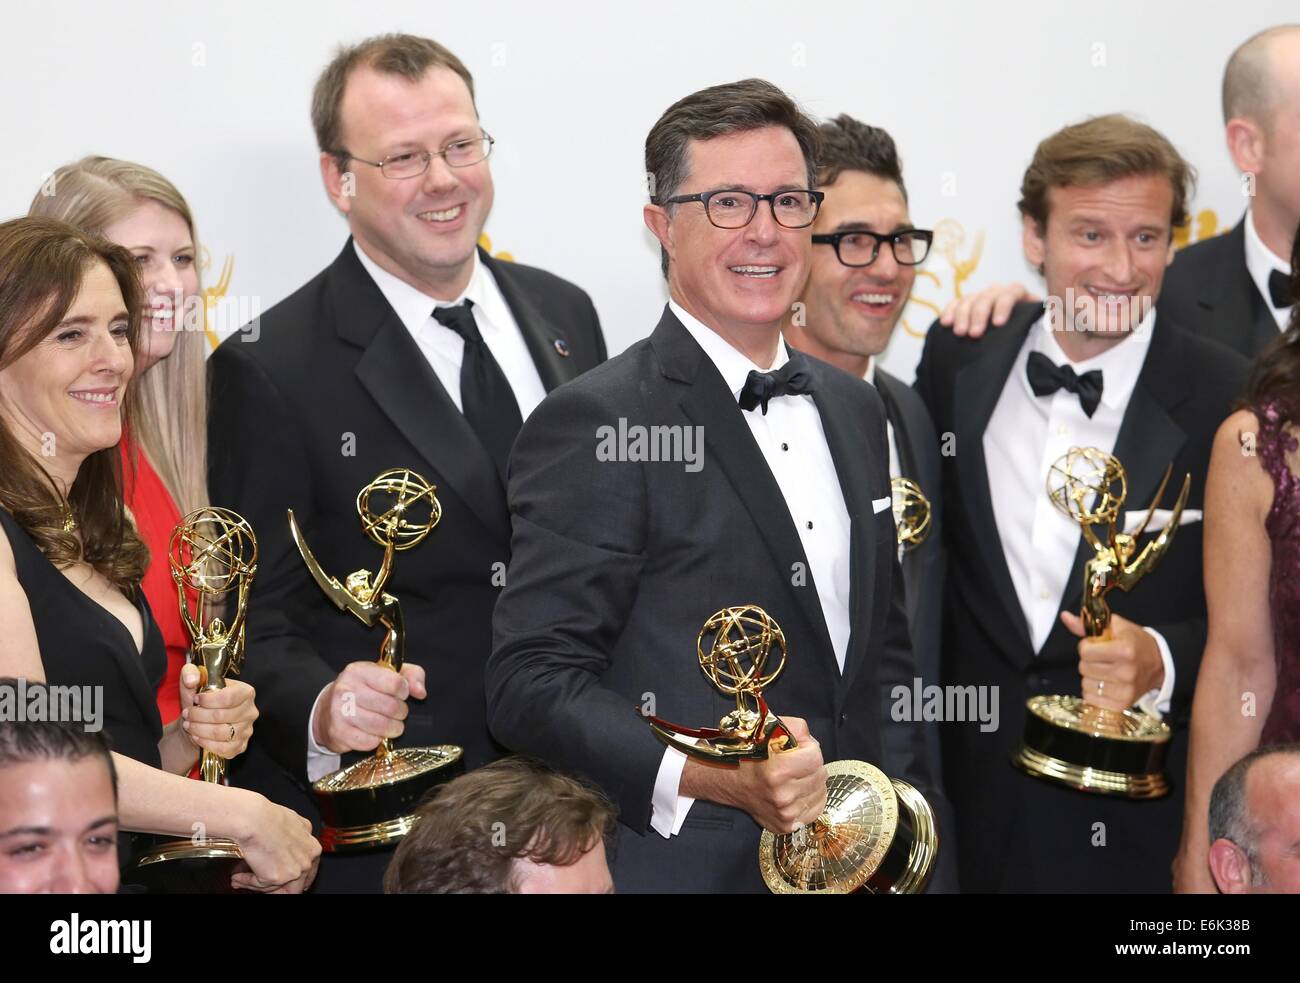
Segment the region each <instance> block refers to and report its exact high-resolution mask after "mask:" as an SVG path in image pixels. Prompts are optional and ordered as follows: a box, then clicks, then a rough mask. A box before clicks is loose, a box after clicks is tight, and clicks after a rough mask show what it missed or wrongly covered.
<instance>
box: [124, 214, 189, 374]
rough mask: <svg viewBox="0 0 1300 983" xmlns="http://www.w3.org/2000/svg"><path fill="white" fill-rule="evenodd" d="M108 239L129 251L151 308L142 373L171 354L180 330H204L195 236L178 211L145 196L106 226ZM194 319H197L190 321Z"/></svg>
mask: <svg viewBox="0 0 1300 983" xmlns="http://www.w3.org/2000/svg"><path fill="white" fill-rule="evenodd" d="M104 238H106V239H109V240H111V241H112V242H116V243H117V244H119V245H122V246H125V247H126V248H127V249H129V250H130V251H131V255H132V256H134V257H135V261H136V264H137V268H138V269H139V271H140V282H141V283H142V284H143V285H144V288H145V293H146V297H145V301H146V303H147V304H148V307H147V309H146V310H145V317H144V324H143V328H144V330H143V331H142V332H141V345H140V356H139V358H138V360H137V361H138V363H139V365H138V372H139V373H140V374H143V373H144V372H145V371H147V370H148V369H149V367H150V366H152V365H153V364H154V363H155V362H157V361H159V360H160V359H164V358H166V357H167V356H168V355H170V354H171V353H172V349H173V348H175V346H176V332H177V331H179V330H189V331H198V330H202V328H203V324H202V320H201V316H200V315H201V311H202V308H201V307H200V306H199V305H200V303H201V299H200V298H199V296H198V293H199V274H198V269H197V267H196V266H195V256H194V236H193V235H192V234H191V232H190V227H189V225H188V224H187V223H186V221H185V219H184V218H183V217H182V216H181V214H180V213H179V212H177V211H175V210H174V209H171V208H168V207H167V206H166V205H163V204H161V203H159V202H156V201H151V200H145V201H142V202H141V203H140V205H139V207H138V208H136V209H135V210H134V211H133V212H131V213H130V214H129V215H127V216H126V217H125V218H123V219H121V220H120V221H117V222H114V223H113V224H112V225H110V226H108V227H107V228H105V229H104ZM190 320H197V321H198V323H197V324H190V323H188V322H189V321H190Z"/></svg>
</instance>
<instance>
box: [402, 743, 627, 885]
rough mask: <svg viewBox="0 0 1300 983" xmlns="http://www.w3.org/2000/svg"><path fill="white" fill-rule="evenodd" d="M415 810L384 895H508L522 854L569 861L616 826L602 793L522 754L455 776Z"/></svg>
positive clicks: (554, 861)
mask: <svg viewBox="0 0 1300 983" xmlns="http://www.w3.org/2000/svg"><path fill="white" fill-rule="evenodd" d="M416 814H417V815H418V816H419V817H420V821H419V822H418V823H417V824H416V826H415V828H414V829H413V830H412V831H411V832H410V833H408V834H407V835H406V838H405V839H404V840H402V844H401V846H399V847H398V848H397V852H396V853H395V854H394V855H393V860H392V862H391V863H390V864H389V865H388V870H387V872H386V873H385V874H384V893H386V894H510V893H512V891H513V890H514V889H515V887H516V885H515V883H514V870H513V867H514V862H515V861H516V860H531V861H533V862H534V863H539V864H550V865H552V866H556V867H565V866H568V865H569V864H572V863H576V862H577V861H578V860H579V859H580V858H581V857H582V855H583V854H584V853H586V852H587V851H588V850H590V849H592V848H593V847H594V846H595V845H596V844H597V842H599V841H600V840H601V839H602V838H603V837H604V836H606V835H607V834H608V833H609V831H610V830H611V828H612V827H613V824H614V809H613V806H611V805H610V804H609V802H608V800H606V799H605V797H604V796H603V795H601V794H600V793H599V792H597V791H595V790H594V789H591V788H588V787H587V786H585V785H583V784H581V783H580V782H577V781H574V780H573V779H572V778H567V777H565V776H564V775H561V774H559V773H557V772H554V771H552V770H551V769H550V768H548V767H546V766H545V765H543V764H541V763H540V762H537V761H534V760H532V759H530V758H522V757H511V758H503V759H502V760H500V761H497V762H494V763H493V764H490V765H486V766H484V767H482V768H479V769H477V770H475V771H471V772H469V773H468V774H466V775H461V776H460V777H459V778H454V779H452V780H451V781H450V782H448V783H447V784H446V785H444V786H442V787H441V788H440V789H438V791H437V792H436V793H435V794H433V795H432V796H430V797H428V798H427V799H425V800H424V802H422V803H421V804H420V807H419V809H418V810H417V811H416Z"/></svg>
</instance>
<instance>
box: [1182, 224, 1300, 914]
mask: <svg viewBox="0 0 1300 983" xmlns="http://www.w3.org/2000/svg"><path fill="white" fill-rule="evenodd" d="M1291 297H1292V299H1293V300H1295V301H1297V303H1296V304H1295V305H1294V306H1292V308H1291V321H1290V323H1289V324H1288V326H1287V329H1286V331H1284V332H1283V333H1282V335H1281V336H1280V337H1279V338H1278V339H1277V341H1275V342H1274V343H1273V344H1272V345H1270V346H1269V347H1268V348H1267V349H1265V350H1264V351H1263V352H1262V353H1261V354H1260V356H1259V358H1258V359H1257V360H1256V362H1255V367H1254V372H1253V373H1252V375H1251V381H1250V387H1249V390H1248V392H1247V395H1246V398H1245V399H1244V400H1243V404H1242V409H1240V410H1238V411H1237V412H1236V413H1234V414H1233V415H1232V416H1230V417H1228V419H1227V420H1226V421H1225V422H1224V423H1223V425H1222V426H1221V427H1220V428H1219V432H1218V434H1217V435H1216V436H1215V438H1214V451H1213V454H1212V455H1211V457H1210V474H1209V478H1208V479H1207V482H1206V486H1205V601H1206V607H1207V613H1208V617H1209V635H1208V637H1207V639H1206V643H1205V655H1204V657H1203V659H1202V661H1201V668H1200V672H1199V673H1198V675H1197V679H1196V698H1195V700H1194V701H1193V703H1192V727H1191V745H1190V748H1189V751H1188V759H1187V794H1186V805H1185V810H1184V816H1183V839H1182V844H1181V846H1180V848H1179V851H1178V857H1177V859H1176V860H1175V861H1174V888H1175V890H1178V891H1183V892H1202V893H1213V892H1214V890H1215V886H1214V881H1213V879H1212V877H1211V875H1210V868H1209V852H1210V843H1209V807H1210V792H1211V790H1212V789H1213V788H1214V783H1215V782H1216V781H1218V779H1219V777H1220V776H1221V775H1222V774H1223V773H1224V772H1225V771H1227V769H1228V768H1229V767H1231V766H1232V765H1233V764H1235V763H1236V762H1237V761H1238V760H1239V759H1240V758H1241V757H1242V756H1243V755H1245V754H1247V753H1248V752H1250V751H1253V750H1254V749H1255V748H1257V747H1260V746H1262V745H1272V744H1285V743H1290V742H1294V741H1300V452H1297V437H1298V436H1300V235H1297V237H1296V248H1295V251H1294V252H1293V253H1292V256H1291Z"/></svg>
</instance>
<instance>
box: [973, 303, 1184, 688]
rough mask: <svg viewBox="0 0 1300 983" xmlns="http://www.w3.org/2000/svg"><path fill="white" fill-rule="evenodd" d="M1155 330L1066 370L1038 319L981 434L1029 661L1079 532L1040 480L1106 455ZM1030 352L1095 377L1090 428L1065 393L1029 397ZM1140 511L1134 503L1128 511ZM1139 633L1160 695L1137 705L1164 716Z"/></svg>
mask: <svg viewBox="0 0 1300 983" xmlns="http://www.w3.org/2000/svg"><path fill="white" fill-rule="evenodd" d="M1154 326H1155V311H1154V310H1152V311H1150V312H1148V314H1147V316H1146V317H1144V318H1143V319H1142V321H1141V322H1140V323H1139V324H1138V326H1137V327H1136V328H1135V329H1134V330H1133V331H1132V332H1131V333H1130V336H1129V337H1128V338H1126V339H1125V340H1124V341H1122V342H1120V343H1119V344H1118V345H1115V346H1114V347H1112V348H1110V349H1108V350H1107V351H1104V352H1102V353H1101V354H1100V355H1095V356H1093V357H1092V358H1089V359H1085V360H1084V361H1082V362H1075V363H1071V362H1070V359H1069V358H1068V357H1067V356H1066V354H1065V352H1063V351H1062V350H1061V346H1060V345H1059V344H1057V341H1056V336H1055V335H1054V334H1053V333H1052V332H1051V331H1050V330H1048V328H1047V322H1046V320H1043V319H1040V320H1039V321H1038V323H1037V324H1035V325H1034V326H1033V327H1032V328H1030V329H1029V335H1028V337H1027V338H1026V340H1025V343H1024V345H1023V346H1022V347H1021V349H1020V353H1019V354H1018V355H1017V356H1016V361H1015V364H1014V365H1013V366H1012V367H1011V374H1010V376H1009V377H1008V378H1007V382H1006V385H1005V386H1003V389H1002V395H1001V397H1000V398H999V399H998V402H997V406H996V407H994V410H993V415H992V416H991V417H990V418H989V423H988V428H987V429H986V430H985V431H984V459H985V462H986V467H985V471H986V473H987V474H988V482H989V493H990V495H991V497H992V501H993V516H994V519H995V520H996V524H997V530H998V536H999V538H1000V539H1001V541H1002V553H1003V555H1004V556H1005V557H1006V561H1007V568H1008V569H1009V571H1010V573H1011V582H1012V584H1013V585H1014V586H1015V590H1016V597H1017V599H1018V600H1019V601H1020V607H1021V610H1022V611H1023V612H1024V615H1025V622H1026V623H1027V624H1028V626H1029V637H1030V641H1031V642H1032V644H1033V646H1034V651H1035V652H1039V651H1040V650H1041V649H1042V647H1043V644H1044V642H1046V641H1047V636H1048V635H1049V634H1050V633H1051V631H1052V628H1053V626H1054V625H1055V623H1056V621H1057V618H1058V615H1059V613H1060V611H1061V604H1062V601H1063V599H1064V595H1065V593H1066V591H1067V590H1068V589H1069V588H1070V587H1071V585H1070V584H1069V582H1068V581H1069V578H1070V576H1071V573H1072V568H1073V566H1074V555H1075V553H1076V552H1077V551H1078V548H1079V539H1080V531H1079V524H1078V523H1077V522H1076V521H1075V520H1074V519H1071V518H1070V517H1069V516H1066V515H1065V514H1063V513H1062V512H1060V511H1058V510H1057V508H1056V506H1054V505H1053V504H1052V502H1051V499H1050V498H1048V495H1047V474H1048V471H1049V470H1050V468H1051V466H1052V464H1053V463H1054V462H1055V461H1056V460H1057V459H1058V458H1060V457H1061V456H1062V455H1064V454H1065V453H1066V452H1067V451H1069V450H1070V448H1072V447H1096V448H1097V449H1098V450H1100V451H1102V452H1103V453H1106V454H1110V453H1112V452H1113V451H1114V449H1115V440H1116V438H1117V437H1118V436H1119V429H1120V424H1122V423H1123V421H1124V412H1125V410H1126V409H1127V408H1128V403H1129V398H1130V397H1131V396H1132V395H1133V388H1134V386H1135V385H1136V384H1137V379H1138V376H1139V375H1140V374H1141V372H1142V365H1143V363H1144V362H1145V361H1146V356H1147V351H1148V350H1149V348H1150V342H1151V331H1152V329H1153V328H1154ZM1031 352H1041V353H1042V354H1043V355H1046V356H1047V357H1048V358H1050V359H1051V360H1052V361H1053V362H1054V363H1056V364H1057V365H1070V367H1071V368H1072V369H1073V370H1074V371H1075V372H1076V373H1078V374H1079V375H1082V374H1083V373H1085V372H1090V371H1092V370H1093V369H1100V370H1101V372H1102V381H1103V388H1102V395H1101V402H1100V403H1099V404H1098V406H1097V409H1096V412H1095V413H1093V415H1092V417H1091V418H1090V417H1089V416H1088V415H1087V414H1086V413H1084V412H1083V407H1082V406H1080V404H1079V397H1078V396H1077V395H1076V394H1074V393H1072V392H1070V391H1069V390H1068V389H1064V388H1062V389H1059V390H1057V391H1056V392H1055V393H1053V394H1052V395H1050V396H1035V395H1034V391H1033V389H1032V388H1031V387H1030V385H1029V378H1028V376H1027V374H1026V372H1025V366H1026V365H1027V364H1028V361H1029V355H1030V353H1031ZM1146 504H1148V503H1137V507H1139V508H1141V507H1144V506H1145V505H1146ZM1147 631H1148V632H1150V634H1151V635H1152V637H1154V638H1155V640H1156V644H1157V645H1158V647H1159V649H1160V658H1161V661H1162V662H1163V663H1164V670H1165V676H1164V682H1163V685H1162V686H1161V687H1160V689H1159V690H1152V691H1151V692H1149V693H1147V694H1146V695H1145V696H1143V698H1142V699H1141V700H1140V701H1139V703H1140V704H1141V705H1142V706H1143V707H1144V708H1146V709H1147V710H1149V711H1153V712H1158V713H1161V714H1163V713H1167V712H1168V710H1169V699H1170V697H1171V695H1172V694H1173V688H1174V665H1173V659H1172V657H1171V655H1170V652H1169V646H1168V644H1167V643H1166V641H1165V639H1164V638H1163V637H1162V636H1161V635H1160V633H1159V632H1157V631H1153V630H1152V629H1150V628H1147Z"/></svg>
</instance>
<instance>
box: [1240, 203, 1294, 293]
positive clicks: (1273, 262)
mask: <svg viewBox="0 0 1300 983" xmlns="http://www.w3.org/2000/svg"><path fill="white" fill-rule="evenodd" d="M1246 269H1247V270H1248V271H1249V272H1250V278H1251V279H1252V280H1254V281H1255V286H1256V287H1258V288H1259V292H1260V293H1261V294H1263V295H1264V300H1265V301H1266V302H1267V303H1268V306H1269V307H1271V308H1273V310H1277V309H1278V308H1277V307H1274V305H1273V294H1272V292H1271V291H1270V290H1269V288H1268V275H1269V274H1270V273H1272V272H1273V271H1274V270H1278V271H1280V272H1282V273H1285V274H1286V275H1287V276H1290V275H1291V264H1290V263H1288V262H1287V261H1286V260H1284V259H1283V258H1282V257H1281V256H1279V255H1278V254H1277V253H1275V252H1273V250H1271V249H1269V248H1268V246H1266V245H1264V240H1263V239H1261V238H1260V237H1259V230H1257V229H1256V228H1255V210H1254V209H1253V208H1248V209H1247V210H1246Z"/></svg>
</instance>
